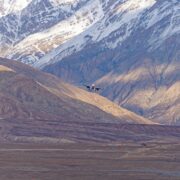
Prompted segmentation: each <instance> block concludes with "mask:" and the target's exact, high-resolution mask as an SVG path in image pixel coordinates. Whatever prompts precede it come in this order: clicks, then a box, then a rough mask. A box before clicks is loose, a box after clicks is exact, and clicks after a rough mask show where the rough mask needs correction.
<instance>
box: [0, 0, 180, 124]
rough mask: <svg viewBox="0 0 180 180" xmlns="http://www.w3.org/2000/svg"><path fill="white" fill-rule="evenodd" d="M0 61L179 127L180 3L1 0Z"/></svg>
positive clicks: (171, 0)
mask: <svg viewBox="0 0 180 180" xmlns="http://www.w3.org/2000/svg"><path fill="white" fill-rule="evenodd" d="M0 7H1V9H0V56H1V57H4V58H9V59H15V60H18V61H21V62H24V63H26V64H30V65H32V66H34V67H36V68H39V69H41V70H44V71H46V72H49V73H52V74H54V75H56V76H59V77H61V78H62V79H63V80H65V81H66V82H70V83H72V84H75V85H77V86H81V85H82V84H84V83H89V84H91V83H95V84H97V85H98V86H100V87H101V88H102V91H101V95H103V96H105V97H107V98H108V99H110V100H112V101H114V102H115V103H117V104H118V105H119V106H121V107H123V108H126V109H128V110H130V111H133V112H135V113H137V114H139V115H140V116H143V117H144V118H145V119H149V120H150V121H153V122H155V123H161V124H169V125H179V124H180V112H179V109H180V62H179V61H180V59H179V57H180V40H179V39H180V2H179V1H178V0H103V1H102V0H63V1H58V0H23V1H21V3H20V4H19V1H18V0H8V1H0Z"/></svg>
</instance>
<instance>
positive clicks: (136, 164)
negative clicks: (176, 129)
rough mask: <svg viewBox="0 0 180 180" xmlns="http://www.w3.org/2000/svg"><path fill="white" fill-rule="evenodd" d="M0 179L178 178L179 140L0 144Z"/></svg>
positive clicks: (129, 179)
mask: <svg viewBox="0 0 180 180" xmlns="http://www.w3.org/2000/svg"><path fill="white" fill-rule="evenodd" d="M0 179H2V180H7V179H8V180H9V179H11V180H25V179H31V180H41V179H42V180H50V179H51V180H52V179H53V180H61V179H62V180H71V179H73V180H96V179H97V180H101V179H102V180H106V179H112V180H116V179H117V180H132V179H133V180H166V179H167V180H174V179H175V180H176V179H177V180H178V179H180V143H176V142H173V143H170V142H169V143H168V142H163V141H162V142H148V143H119V144H117V143H116V144H99V143H98V144H96V143H89V144H84V143H68V144H67V143H66V144H61V145H40V144H36V145H35V144H34V145H33V144H2V143H1V145H0Z"/></svg>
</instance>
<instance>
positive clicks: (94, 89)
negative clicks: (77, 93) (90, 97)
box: [84, 84, 102, 92]
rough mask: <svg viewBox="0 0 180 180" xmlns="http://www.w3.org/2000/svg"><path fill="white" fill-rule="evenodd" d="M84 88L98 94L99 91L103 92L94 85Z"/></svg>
mask: <svg viewBox="0 0 180 180" xmlns="http://www.w3.org/2000/svg"><path fill="white" fill-rule="evenodd" d="M84 86H85V87H86V88H87V89H88V90H89V91H91V92H93V91H94V92H98V91H99V90H101V89H102V88H100V87H96V86H95V84H92V85H85V84H84Z"/></svg>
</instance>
